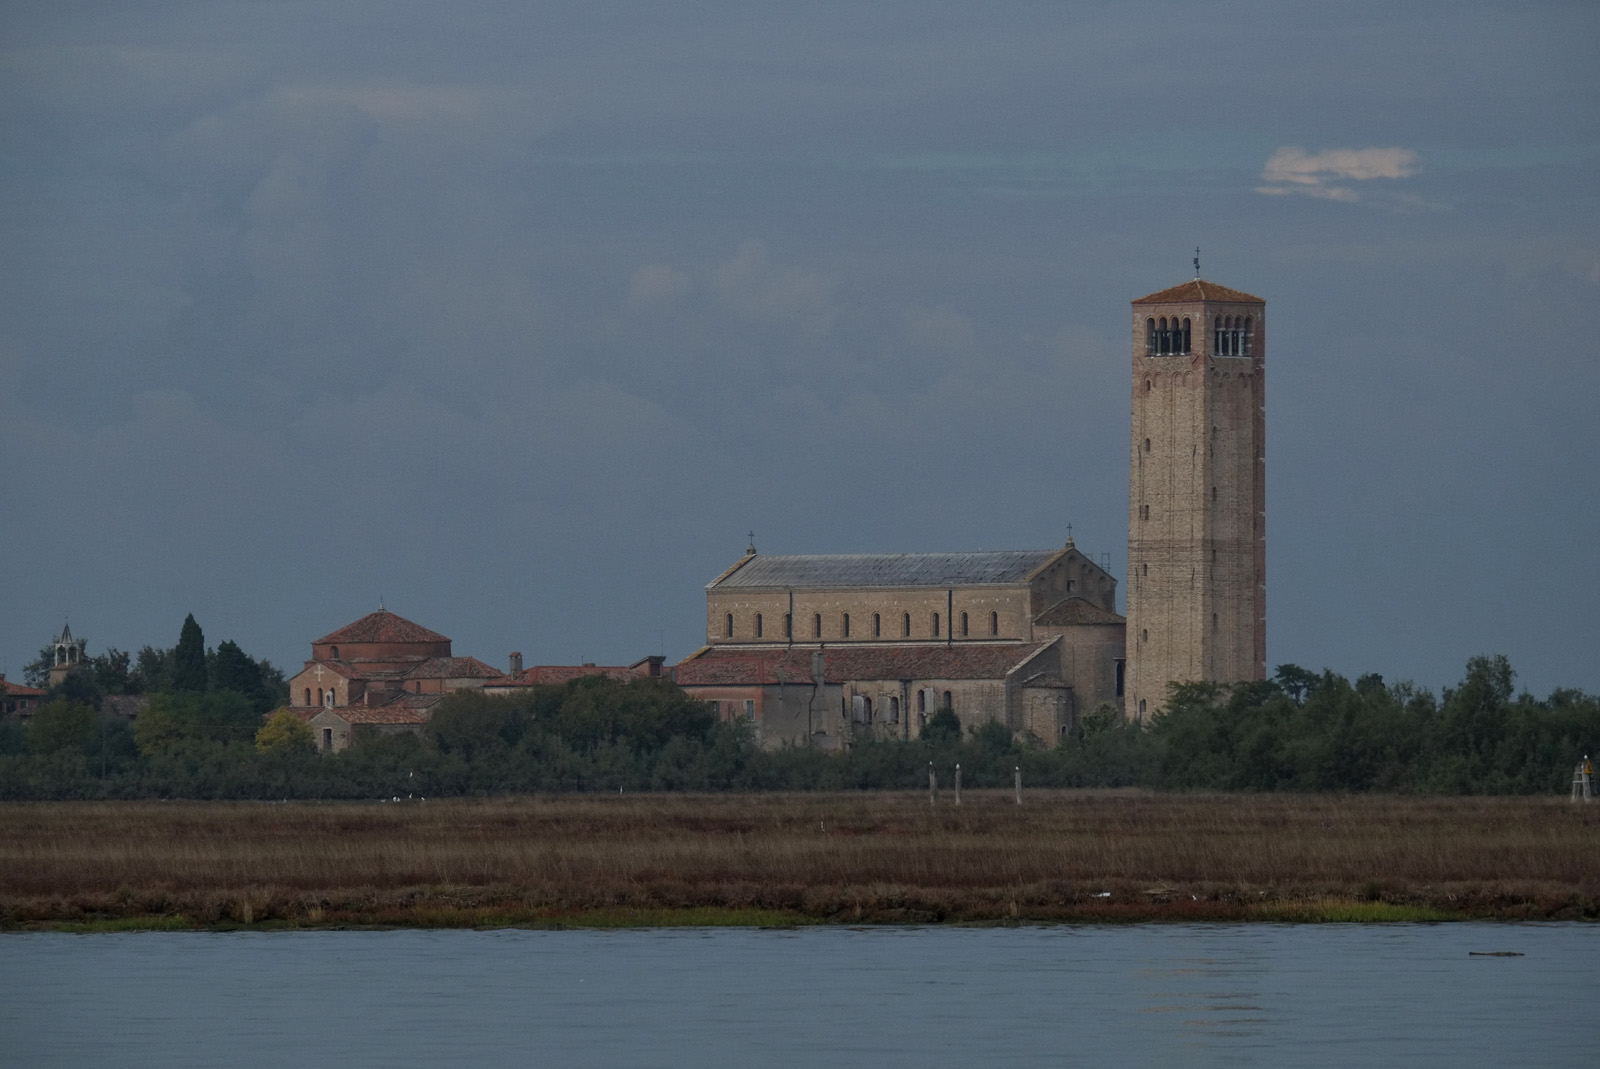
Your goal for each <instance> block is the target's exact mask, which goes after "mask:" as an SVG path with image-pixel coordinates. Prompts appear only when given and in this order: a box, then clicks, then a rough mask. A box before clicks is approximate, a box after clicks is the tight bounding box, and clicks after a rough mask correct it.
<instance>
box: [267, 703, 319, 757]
mask: <svg viewBox="0 0 1600 1069" xmlns="http://www.w3.org/2000/svg"><path fill="white" fill-rule="evenodd" d="M316 748H317V740H316V736H315V735H313V734H312V733H311V725H310V724H307V723H306V722H305V721H304V720H301V719H300V718H299V717H298V716H295V715H294V714H293V713H291V712H289V710H287V709H281V710H279V711H278V712H276V713H273V714H272V715H271V716H269V717H267V722H266V723H265V724H262V725H261V730H260V731H258V732H256V752H257V753H262V754H291V753H311V752H312V751H314V750H315V749H316Z"/></svg>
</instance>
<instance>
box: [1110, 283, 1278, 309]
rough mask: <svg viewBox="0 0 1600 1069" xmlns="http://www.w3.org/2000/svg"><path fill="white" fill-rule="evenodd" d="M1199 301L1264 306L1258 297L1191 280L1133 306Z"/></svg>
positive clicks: (1144, 298) (1140, 300)
mask: <svg viewBox="0 0 1600 1069" xmlns="http://www.w3.org/2000/svg"><path fill="white" fill-rule="evenodd" d="M1199 301H1221V302H1224V303H1228V304H1266V303H1267V302H1266V301H1264V300H1262V299H1261V298H1260V297H1252V296H1251V295H1250V294H1248V293H1245V292H1244V291H1243V290H1233V289H1229V288H1228V287H1227V286H1219V285H1217V284H1216V283H1215V282H1205V281H1202V280H1201V279H1198V278H1197V279H1193V280H1191V281H1189V282H1185V283H1184V284H1183V285H1181V286H1173V287H1171V288H1170V289H1164V290H1160V291H1159V292H1156V293H1152V294H1150V296H1148V297H1140V298H1139V299H1138V300H1136V301H1134V302H1133V303H1134V304H1194V303H1196V302H1199Z"/></svg>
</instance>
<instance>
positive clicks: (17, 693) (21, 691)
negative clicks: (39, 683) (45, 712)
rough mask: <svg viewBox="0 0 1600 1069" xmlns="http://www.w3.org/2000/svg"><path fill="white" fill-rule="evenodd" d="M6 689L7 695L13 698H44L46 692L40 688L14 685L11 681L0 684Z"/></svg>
mask: <svg viewBox="0 0 1600 1069" xmlns="http://www.w3.org/2000/svg"><path fill="white" fill-rule="evenodd" d="M0 687H4V688H5V693H6V694H7V695H8V696H10V697H12V698H42V697H44V695H45V692H44V691H43V690H41V689H39V688H38V687H30V686H27V685H26V684H23V683H13V682H11V681H10V680H9V679H8V680H6V681H5V682H3V683H0Z"/></svg>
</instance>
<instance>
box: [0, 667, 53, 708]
mask: <svg viewBox="0 0 1600 1069" xmlns="http://www.w3.org/2000/svg"><path fill="white" fill-rule="evenodd" d="M44 695H45V692H44V691H43V690H41V689H40V688H38V687H30V686H26V685H25V684H22V683H12V682H10V681H9V680H7V679H6V676H5V673H4V672H0V715H4V716H18V717H29V716H32V715H33V714H34V713H36V712H38V711H39V702H40V701H41V700H42V699H43V698H44Z"/></svg>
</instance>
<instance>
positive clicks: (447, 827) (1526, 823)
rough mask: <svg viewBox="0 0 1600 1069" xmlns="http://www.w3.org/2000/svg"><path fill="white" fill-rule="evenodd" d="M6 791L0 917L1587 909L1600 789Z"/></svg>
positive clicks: (194, 919)
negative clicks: (469, 796)
mask: <svg viewBox="0 0 1600 1069" xmlns="http://www.w3.org/2000/svg"><path fill="white" fill-rule="evenodd" d="M962 801H963V804H962V805H961V806H960V807H956V806H953V805H951V804H950V802H951V799H950V798H949V796H948V795H946V796H945V797H943V798H941V800H940V804H939V805H938V806H937V807H930V806H929V804H928V800H927V796H926V795H925V794H916V793H889V792H886V793H851V794H825V795H819V794H746V795H736V794H727V795H680V794H667V795H630V796H625V797H617V796H598V797H597V796H592V795H591V796H572V795H562V796H551V797H543V796H541V797H530V798H507V799H491V800H448V801H428V802H401V803H397V804H396V803H387V804H379V803H370V804H355V803H336V804H328V803H325V804H316V803H289V804H269V803H218V802H166V803H161V802H117V803H59V804H56V803H50V804H6V805H0V928H6V929H11V930H16V929H22V928H35V927H53V928H74V929H78V930H126V929H131V928H141V927H147V928H173V927H198V928H246V927H251V928H300V927H304V928H320V927H360V926H387V927H496V926H504V925H515V926H523V927H609V926H648V925H664V924H746V925H777V924H807V923H1031V922H1060V921H1138V920H1246V919H1263V920H1280V921H1281V920H1292V921H1316V920H1334V921H1339V920H1348V921H1376V920H1437V919H1449V918H1457V917H1503V918H1541V919H1543V918H1569V919H1571V918H1590V919H1593V918H1600V806H1574V805H1571V804H1570V803H1567V802H1566V801H1564V800H1559V799H1538V798H1536V799H1529V798H1432V799H1427V798H1424V799H1413V798H1392V797H1374V796H1354V797H1328V796H1320V797H1319V796H1306V795H1169V794H1162V795H1157V794H1146V793H1136V792H1118V791H1036V792H1031V793H1030V794H1029V795H1028V797H1027V804H1026V805H1024V806H1021V807H1018V806H1016V805H1015V804H1013V801H1012V798H1011V795H1010V794H1009V793H1008V792H999V791H996V792H971V791H969V792H967V793H965V794H964V795H963V799H962Z"/></svg>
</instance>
